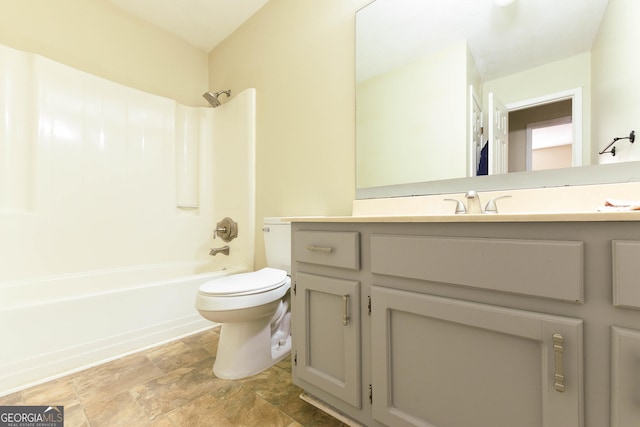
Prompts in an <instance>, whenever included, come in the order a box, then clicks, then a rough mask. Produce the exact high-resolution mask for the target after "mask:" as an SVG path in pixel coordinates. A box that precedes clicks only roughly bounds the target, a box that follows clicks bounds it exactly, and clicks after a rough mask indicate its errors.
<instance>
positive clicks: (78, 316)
mask: <svg viewBox="0 0 640 427" xmlns="http://www.w3.org/2000/svg"><path fill="white" fill-rule="evenodd" d="M214 268H215V269H216V271H210V270H212V269H214ZM243 271H247V269H246V268H243V267H237V266H230V267H220V266H218V267H215V266H213V265H212V263H211V262H210V261H208V262H191V263H179V264H163V265H147V266H137V267H131V268H119V269H112V270H101V271H91V272H85V273H75V274H71V275H64V276H52V277H43V278H38V279H32V280H21V281H15V282H5V283H0V340H1V342H2V345H1V346H0V348H1V349H2V351H0V395H4V394H8V393H11V392H13V391H16V390H19V389H22V388H25V387H27V386H30V385H32V384H36V383H39V382H42V381H46V380H50V379H52V378H55V377H58V376H62V375H65V374H68V373H71V372H74V371H78V370H81V369H85V368H87V367H89V366H92V365H96V364H99V363H102V362H105V361H108V360H110V359H114V358H117V357H120V356H122V355H123V354H126V353H131V352H134V351H137V350H140V349H143V348H145V347H150V346H154V345H157V344H160V343H163V342H166V341H170V340H173V339H176V338H178V337H181V336H185V335H189V334H192V333H195V332H198V331H201V330H204V329H207V328H210V327H211V326H214V325H213V324H212V323H211V322H209V321H207V320H205V319H203V318H202V317H201V316H200V314H199V313H198V312H197V310H196V309H195V308H194V305H193V303H194V299H195V296H196V292H197V289H198V287H199V286H200V285H201V284H202V283H204V282H206V281H208V280H212V279H216V278H220V277H223V276H226V275H229V274H235V273H240V272H243Z"/></svg>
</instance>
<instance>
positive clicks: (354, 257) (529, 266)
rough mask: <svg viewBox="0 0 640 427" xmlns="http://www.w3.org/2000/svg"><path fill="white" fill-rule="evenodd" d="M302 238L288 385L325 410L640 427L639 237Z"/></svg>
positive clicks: (621, 233)
mask: <svg viewBox="0 0 640 427" xmlns="http://www.w3.org/2000/svg"><path fill="white" fill-rule="evenodd" d="M387 221H389V220H387ZM292 232H293V236H292V247H293V252H292V256H293V260H292V261H293V264H292V265H293V271H292V277H293V280H294V283H295V287H296V288H297V290H296V292H295V296H294V297H293V305H292V308H293V325H292V331H293V349H292V351H293V354H294V355H295V356H294V357H295V358H296V359H297V362H296V363H295V364H294V367H293V381H294V383H295V384H297V385H298V386H300V387H302V388H303V389H304V390H305V393H306V394H308V395H311V396H313V398H314V399H315V400H316V402H318V401H319V402H320V403H319V406H321V407H322V406H324V407H325V408H327V407H328V408H330V410H332V411H335V412H337V413H341V414H344V415H346V416H347V417H349V418H351V419H352V420H354V422H355V423H356V424H355V425H357V423H359V424H361V425H366V426H369V427H376V426H394V427H395V426H427V427H444V426H455V427H484V426H492V427H500V426H504V427H513V426H518V427H528V426H537V427H540V426H541V427H602V426H612V427H631V426H634V427H635V426H638V425H640V424H639V423H640V293H639V292H638V290H637V289H639V288H638V283H639V282H640V279H638V278H640V262H639V261H638V260H639V259H640V226H638V223H637V222H632V221H630V222H614V223H611V222H537V223H536V222H533V223H516V222H513V223H490V222H487V223H465V222H464V221H462V222H456V223H435V222H427V221H425V222H415V223H406V222H400V221H398V222H393V220H391V222H375V221H369V222H366V221H362V222H349V221H344V222H341V221H337V222H319V221H310V222H304V221H294V223H293V226H292Z"/></svg>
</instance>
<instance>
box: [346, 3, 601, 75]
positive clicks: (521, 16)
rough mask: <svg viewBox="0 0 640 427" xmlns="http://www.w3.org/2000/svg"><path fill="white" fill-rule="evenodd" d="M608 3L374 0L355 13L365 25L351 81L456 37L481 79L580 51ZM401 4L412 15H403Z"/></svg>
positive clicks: (591, 37) (589, 41) (358, 34)
mask: <svg viewBox="0 0 640 427" xmlns="http://www.w3.org/2000/svg"><path fill="white" fill-rule="evenodd" d="M608 2H609V0H560V1H559V0H514V1H513V2H512V3H511V4H509V5H507V6H505V7H499V6H497V5H496V3H500V2H494V0H393V1H390V2H382V1H377V2H374V3H373V4H371V5H369V6H368V7H366V8H364V9H362V10H360V11H359V12H358V13H359V14H363V15H366V16H367V18H366V19H367V22H369V23H370V24H368V25H367V26H368V29H369V30H368V31H361V30H364V29H362V28H360V29H358V28H356V38H357V40H358V49H357V52H356V54H357V63H358V66H357V70H356V81H357V82H361V81H364V80H367V79H369V78H371V77H373V76H375V75H378V74H380V73H384V72H386V71H389V70H391V69H393V68H395V67H397V66H399V65H401V64H406V63H408V62H411V61H414V60H416V59H418V58H420V57H425V56H429V55H432V54H434V53H436V52H438V51H439V50H440V49H442V47H443V46H447V45H450V44H451V43H453V42H456V41H460V40H466V41H467V43H468V45H469V49H470V50H471V53H472V54H473V57H474V59H475V61H476V65H477V67H478V71H479V72H480V75H481V76H482V78H483V79H484V80H491V79H495V78H498V77H502V76H505V75H509V74H513V73H516V72H519V71H522V70H526V69H529V68H533V67H535V66H538V65H541V64H545V63H548V62H551V61H555V60H559V59H562V58H566V57H569V56H573V55H577V54H579V53H583V52H588V51H589V50H591V47H592V44H593V41H594V39H595V37H596V34H597V31H598V27H599V26H600V22H601V20H602V17H603V15H604V13H605V11H606V8H607V4H608ZM372 6H373V7H372ZM407 8H410V9H411V10H414V11H415V13H412V14H411V15H406V13H404V12H403V11H406V10H407ZM371 28H375V29H376V30H375V31H370V29H371ZM399 28H401V29H402V31H399V30H398V29H399ZM390 34H393V35H394V37H389V35H390ZM380 52H384V54H383V55H380ZM505 52H507V54H505Z"/></svg>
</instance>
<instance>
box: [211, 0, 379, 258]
mask: <svg viewBox="0 0 640 427" xmlns="http://www.w3.org/2000/svg"><path fill="white" fill-rule="evenodd" d="M369 1H370V0H322V1H313V2H312V1H300V0H270V1H269V2H268V3H267V4H266V5H265V6H264V7H263V8H262V9H261V10H260V11H259V12H258V13H257V14H256V15H254V16H253V17H252V18H251V19H250V20H249V21H247V22H246V23H245V24H244V25H243V26H242V27H240V28H239V29H238V30H237V31H236V32H234V33H233V34H232V35H231V36H230V37H228V38H227V39H226V40H225V41H223V42H222V43H221V44H220V45H219V46H218V47H216V48H215V49H214V50H213V51H212V52H211V53H210V54H209V86H210V88H211V89H212V90H213V89H215V90H220V89H231V90H232V91H233V93H238V92H240V91H241V90H243V89H245V88H247V87H255V88H256V89H257V94H256V96H257V129H256V135H257V137H256V139H257V157H256V161H257V175H256V176H257V201H256V203H257V208H256V219H257V221H258V222H261V221H262V218H263V217H265V216H280V215H285V216H286V215H345V214H350V213H351V203H352V200H353V197H354V194H355V190H354V188H355V169H354V163H355V158H354V153H355V147H354V141H355V109H354V97H355V95H354V94H355V70H354V63H355V57H354V31H355V27H354V25H355V18H354V13H355V11H356V10H357V9H359V8H361V7H362V6H364V5H366V4H367V3H369ZM258 227H259V228H260V226H259V224H258ZM257 236H258V237H257V240H256V253H257V259H256V266H257V267H259V266H261V265H263V264H264V250H263V240H262V233H261V232H258V233H257Z"/></svg>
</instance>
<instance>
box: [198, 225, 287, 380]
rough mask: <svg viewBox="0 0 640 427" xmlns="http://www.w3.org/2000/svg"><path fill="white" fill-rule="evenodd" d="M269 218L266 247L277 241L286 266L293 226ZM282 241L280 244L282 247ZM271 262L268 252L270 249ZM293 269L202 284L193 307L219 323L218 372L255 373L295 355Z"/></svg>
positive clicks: (232, 375)
mask: <svg viewBox="0 0 640 427" xmlns="http://www.w3.org/2000/svg"><path fill="white" fill-rule="evenodd" d="M269 220H270V221H273V224H269V222H268V221H267V219H265V228H264V230H265V233H267V232H273V233H275V236H270V238H269V239H267V238H266V237H265V242H267V247H269V243H268V242H271V241H273V240H276V241H278V242H280V243H281V244H283V245H284V246H285V248H284V249H283V247H282V246H278V249H279V251H278V252H279V253H280V254H281V255H280V257H279V258H278V257H276V258H272V260H273V259H278V260H280V261H282V262H272V263H271V264H276V265H277V266H278V267H285V268H288V266H287V265H286V264H290V261H289V256H290V255H289V251H290V249H287V248H290V237H289V236H290V235H291V234H290V226H289V224H286V223H282V222H280V221H279V219H276V220H274V219H269ZM280 243H279V244H280ZM267 261H268V262H267V263H268V264H269V250H268V249H267ZM288 274H289V271H288V270H285V269H282V268H273V267H266V268H263V269H261V270H258V271H254V272H249V273H241V274H234V275H231V276H227V277H223V278H220V279H216V280H211V281H209V282H206V283H204V284H203V285H201V286H200V289H199V290H198V294H197V296H196V301H195V306H196V309H197V310H198V312H199V313H200V314H201V315H202V317H204V318H205V319H208V320H211V321H212V322H216V323H221V324H222V326H221V328H220V339H219V341H218V352H217V354H216V360H215V362H214V364H213V372H214V374H215V375H216V376H217V377H219V378H223V379H239V378H245V377H248V376H251V375H255V374H257V373H259V372H261V371H263V370H265V369H267V368H269V367H270V366H273V365H274V364H276V363H278V362H279V361H280V360H282V359H284V358H285V357H287V356H288V355H289V353H290V351H291V334H290V326H291V309H290V295H289V289H290V288H291V278H290V277H289V276H288Z"/></svg>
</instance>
